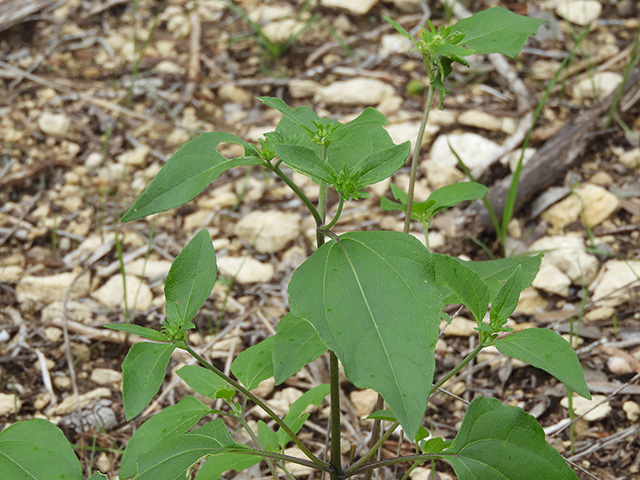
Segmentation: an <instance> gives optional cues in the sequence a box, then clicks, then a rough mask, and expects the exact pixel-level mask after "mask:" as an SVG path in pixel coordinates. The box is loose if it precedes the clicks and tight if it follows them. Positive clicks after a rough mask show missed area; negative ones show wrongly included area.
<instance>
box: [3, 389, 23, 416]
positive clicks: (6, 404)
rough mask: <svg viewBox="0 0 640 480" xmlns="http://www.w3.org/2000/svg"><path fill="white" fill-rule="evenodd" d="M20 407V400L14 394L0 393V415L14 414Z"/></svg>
mask: <svg viewBox="0 0 640 480" xmlns="http://www.w3.org/2000/svg"><path fill="white" fill-rule="evenodd" d="M20 408H22V400H20V398H18V397H17V396H16V395H12V394H8V393H0V417H3V416H5V415H16V414H17V413H18V412H19V411H20Z"/></svg>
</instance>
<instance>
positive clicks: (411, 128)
mask: <svg viewBox="0 0 640 480" xmlns="http://www.w3.org/2000/svg"><path fill="white" fill-rule="evenodd" d="M384 128H385V130H386V131H387V133H388V134H389V136H390V137H391V140H393V143H395V144H396V145H399V144H401V143H404V142H406V141H407V140H409V141H410V142H411V150H412V151H413V148H414V147H415V146H416V138H417V137H418V130H419V129H420V122H402V123H393V124H391V125H387V126H385V127H384ZM439 131H440V127H439V126H438V125H427V127H426V128H425V130H424V135H423V136H422V143H421V144H420V147H422V146H423V145H425V144H427V143H429V142H430V141H431V140H432V139H433V137H434V136H435V135H436V134H437V133H438V132H439Z"/></svg>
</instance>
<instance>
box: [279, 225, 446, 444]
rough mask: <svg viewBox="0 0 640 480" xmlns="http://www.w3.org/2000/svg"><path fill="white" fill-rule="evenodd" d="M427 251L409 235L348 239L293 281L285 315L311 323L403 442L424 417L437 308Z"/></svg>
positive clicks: (328, 248)
mask: <svg viewBox="0 0 640 480" xmlns="http://www.w3.org/2000/svg"><path fill="white" fill-rule="evenodd" d="M434 280H435V272H434V267H433V260H432V258H431V254H430V253H429V251H428V250H427V249H426V248H425V247H424V246H423V245H422V244H421V243H420V241H419V240H417V239H415V238H414V237H413V236H411V235H409V234H403V233H398V232H354V233H348V234H345V235H342V236H340V237H339V241H332V242H329V243H326V244H325V245H323V246H322V247H320V248H319V249H318V250H317V251H316V252H314V253H313V254H312V255H311V257H309V258H308V259H307V260H306V261H305V262H304V263H303V264H302V265H301V266H300V267H299V268H298V269H297V270H296V272H295V273H294V274H293V277H292V278H291V282H290V284H289V303H290V308H291V313H292V314H293V315H295V316H297V317H299V318H303V319H306V320H308V321H309V322H311V324H312V325H313V327H314V328H315V329H316V330H317V332H318V334H319V335H320V337H321V338H322V340H323V341H324V343H325V344H326V345H327V346H328V347H329V349H330V350H332V351H334V352H335V354H336V355H337V356H338V358H339V359H340V361H341V362H342V364H343V366H344V369H345V374H346V375H347V378H349V380H351V382H353V383H354V384H355V385H356V386H358V387H360V388H367V387H368V388H373V389H374V390H376V391H378V392H380V393H381V394H382V395H383V397H384V398H385V400H386V401H387V403H388V404H389V406H390V407H391V409H392V410H393V411H394V413H395V414H396V415H397V417H398V420H399V421H400V423H401V424H402V427H403V428H404V429H405V431H406V432H407V434H408V435H409V436H410V437H413V436H415V433H416V432H417V430H418V427H419V425H420V422H421V421H422V416H423V415H424V412H425V410H426V406H427V398H428V396H429V390H430V388H431V384H432V381H433V372H434V367H435V361H434V350H435V344H436V341H437V337H438V327H439V324H440V315H439V312H440V310H441V308H442V303H441V301H440V299H439V295H438V294H437V292H436V291H435V290H434V288H433V287H432V286H431V284H432V283H433V282H434Z"/></svg>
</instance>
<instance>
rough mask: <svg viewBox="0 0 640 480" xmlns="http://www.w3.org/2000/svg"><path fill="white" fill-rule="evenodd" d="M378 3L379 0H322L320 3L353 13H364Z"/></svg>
mask: <svg viewBox="0 0 640 480" xmlns="http://www.w3.org/2000/svg"><path fill="white" fill-rule="evenodd" d="M376 3H378V0H320V4H321V5H322V6H323V7H329V8H342V9H344V10H348V11H349V13H352V14H353V15H364V14H365V13H367V12H368V11H369V10H371V9H372V8H373V6H374V5H375V4H376Z"/></svg>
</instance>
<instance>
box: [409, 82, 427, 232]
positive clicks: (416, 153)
mask: <svg viewBox="0 0 640 480" xmlns="http://www.w3.org/2000/svg"><path fill="white" fill-rule="evenodd" d="M433 92H434V88H433V85H432V84H431V82H429V89H428V91H427V101H426V103H425V104H424V114H423V115H422V122H421V123H420V128H419V129H418V138H416V144H415V146H414V147H413V158H411V176H410V177H409V192H408V193H407V211H406V217H405V219H404V233H409V230H410V229H411V212H412V210H413V195H414V192H415V187H416V177H417V175H418V159H419V158H420V148H421V147H422V138H423V137H424V131H425V129H426V128H427V121H428V120H429V112H430V111H431V104H432V103H433ZM425 235H426V232H425Z"/></svg>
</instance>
